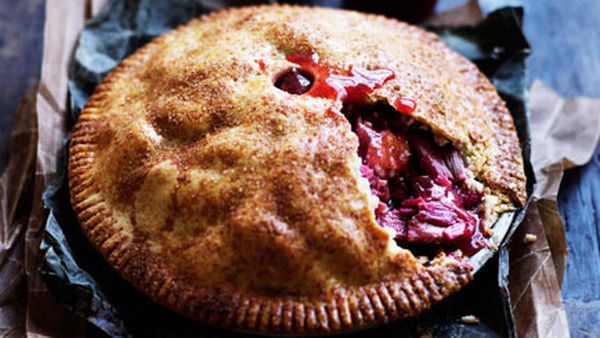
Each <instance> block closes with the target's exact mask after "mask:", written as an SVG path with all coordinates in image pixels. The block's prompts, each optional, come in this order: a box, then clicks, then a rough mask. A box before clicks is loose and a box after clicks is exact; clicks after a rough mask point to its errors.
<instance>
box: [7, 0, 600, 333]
mask: <svg viewBox="0 0 600 338" xmlns="http://www.w3.org/2000/svg"><path fill="white" fill-rule="evenodd" d="M522 2H523V5H524V7H525V13H526V16H525V33H526V35H527V36H528V38H529V40H530V42H531V45H532V49H533V54H532V55H531V57H530V58H529V60H528V67H529V76H530V81H533V79H535V78H540V79H542V80H543V81H544V82H545V83H547V84H549V85H550V86H551V87H552V88H554V89H555V90H557V91H558V92H559V93H561V94H562V95H565V96H575V95H585V96H592V97H600V1H598V0H577V1H562V0H556V1H550V0H548V1H539V0H523V1H522ZM455 3H460V0H442V1H441V2H440V5H441V6H443V7H448V6H449V5H452V4H455ZM43 23H44V0H27V1H14V0H0V170H1V169H2V168H4V165H5V163H6V159H7V147H8V145H7V144H6V143H7V139H8V133H9V132H10V126H11V123H12V113H13V112H14V111H15V109H16V107H17V103H18V98H19V97H21V96H23V95H25V94H26V93H27V91H28V90H29V89H31V88H32V86H33V85H34V84H35V82H36V80H37V78H38V77H39V73H40V60H41V57H42V39H43V28H44V25H43ZM599 110H600V107H599ZM598 113H600V111H599V112H598ZM598 191H600V147H598V148H597V149H596V153H595V155H594V158H593V160H592V161H591V162H590V163H589V164H588V165H586V166H585V167H582V168H578V169H573V170H571V171H569V172H568V173H567V174H566V177H565V180H564V183H563V185H562V187H561V193H560V197H559V204H560V209H561V215H562V216H563V219H564V220H565V225H566V229H567V237H568V242H569V243H568V246H569V261H568V265H567V272H566V276H565V281H564V285H563V297H564V299H565V306H566V309H567V313H568V316H569V321H570V325H571V333H572V335H573V337H584V336H589V332H596V333H597V332H598V328H597V326H598V325H599V324H598V323H600V268H596V269H594V268H592V267H590V260H589V258H588V257H589V256H592V257H594V258H595V259H594V260H593V262H594V264H592V265H595V266H599V265H600V247H599V245H598V243H600V213H599V212H598V211H597V210H600V197H597V196H598V195H596V192H598ZM585 241H589V242H592V243H595V244H594V245H592V248H593V250H592V251H586V252H582V250H579V245H580V243H583V242H585ZM594 330H595V331H594Z"/></svg>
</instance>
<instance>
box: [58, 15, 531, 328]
mask: <svg viewBox="0 0 600 338" xmlns="http://www.w3.org/2000/svg"><path fill="white" fill-rule="evenodd" d="M293 54H298V55H311V57H314V58H317V61H318V62H319V63H321V64H326V65H328V66H329V67H335V68H336V69H351V68H352V67H355V69H359V68H360V69H365V70H377V69H389V70H391V71H393V72H394V74H395V76H394V77H393V78H391V79H389V80H388V81H386V82H385V83H384V84H382V85H381V86H380V87H378V88H375V89H374V90H372V92H370V93H368V95H367V97H366V98H365V99H366V100H368V101H373V102H375V101H378V102H388V103H390V104H392V102H394V101H396V100H398V99H399V98H401V97H409V98H411V99H413V100H414V101H415V102H416V103H417V106H416V109H415V110H414V112H412V113H411V114H410V116H411V118H412V119H414V120H415V121H417V122H418V123H420V124H422V125H423V126H427V127H428V128H430V130H431V131H432V132H433V133H434V134H435V135H438V136H440V137H443V138H445V139H447V140H448V141H450V142H452V144H453V145H454V146H456V147H457V148H458V149H460V152H461V153H462V155H463V156H464V158H465V159H466V162H467V163H468V164H469V169H470V170H471V171H472V172H473V174H474V175H475V177H476V178H477V180H479V181H480V182H481V183H482V184H483V185H484V186H485V189H486V191H487V192H488V193H489V194H491V195H494V196H496V197H497V199H498V201H499V203H498V206H497V208H498V209H496V210H497V211H498V212H499V211H504V210H509V209H514V208H515V207H518V206H522V205H523V203H524V201H525V198H526V192H525V175H524V173H523V169H522V168H523V165H522V158H521V150H520V147H519V143H518V138H517V135H516V131H515V127H514V124H513V120H512V117H511V115H510V113H509V111H508V110H507V108H506V106H505V103H504V102H503V101H502V100H501V99H500V97H499V96H498V94H497V93H496V90H495V88H494V87H493V86H492V84H491V83H490V82H489V80H488V79H487V78H485V76H484V75H482V74H481V73H480V72H479V71H478V69H477V68H476V66H475V65H473V64H472V63H471V62H469V61H468V60H466V59H465V58H463V57H461V56H459V55H458V54H456V53H455V52H453V51H451V50H450V49H449V48H448V47H446V46H445V45H444V44H443V43H442V42H441V41H440V40H439V39H438V38H437V37H436V36H435V35H433V34H430V33H427V32H425V31H423V30H421V29H419V28H416V27H413V26H410V25H407V24H404V23H401V22H398V21H395V20H391V19H387V18H384V17H381V16H374V15H366V14H361V13H357V12H350V11H341V10H333V9H322V8H305V7H293V6H259V7H245V8H238V9H229V10H223V11H219V12H216V13H213V14H210V15H207V16H203V17H201V18H198V19H195V20H192V21H191V22H190V23H188V24H187V25H185V26H182V27H180V28H177V29H176V30H174V31H172V32H170V33H168V34H165V35H163V36H160V37H158V38H157V39H155V40H154V41H152V42H150V43H149V44H147V45H146V46H144V47H143V48H141V49H139V50H138V51H136V52H135V53H134V54H133V55H131V56H130V57H128V58H127V59H125V60H124V61H123V62H122V63H121V64H120V65H119V66H118V67H116V68H115V69H114V70H113V71H112V72H111V73H110V74H109V75H108V76H107V77H106V78H105V79H104V81H103V82H102V83H101V84H100V85H99V86H98V87H97V88H96V90H95V92H94V94H93V95H92V97H91V98H90V100H89V102H88V103H87V105H86V106H85V109H84V110H83V112H82V113H81V116H80V118H79V120H78V122H77V124H76V126H75V129H74V132H73V137H72V142H71V146H70V155H69V182H70V191H71V201H72V204H73V207H74V210H75V213H76V214H77V216H78V219H79V222H80V224H81V227H82V229H83V230H84V232H85V234H86V235H87V237H88V238H89V240H90V242H91V243H92V244H93V245H94V246H95V247H96V248H97V249H98V250H99V251H100V252H101V253H102V254H103V255H104V257H105V258H106V259H107V260H108V262H109V263H110V264H111V265H112V266H113V267H114V268H115V269H116V270H117V271H118V272H119V273H121V274H122V275H123V276H124V277H125V278H126V279H127V280H128V281H129V282H130V283H131V284H132V285H134V286H135V287H136V288H138V289H139V290H141V291H142V292H144V293H145V294H147V295H148V296H149V297H151V298H152V299H153V300H155V301H157V302H159V303H161V304H163V305H165V306H168V307H169V308H172V309H174V310H175V311H178V312H180V313H181V314H183V315H185V316H188V317H190V318H193V319H196V320H199V321H201V322H204V323H207V324H211V325H216V326H221V327H226V328H231V329H235V330H241V331H248V332H259V333H269V334H318V333H334V332H341V331H349V330H355V329H359V328H365V327H370V326H374V325H379V324H383V323H387V322H390V321H392V320H395V319H398V318H401V317H407V316H414V315H417V314H418V313H420V312H422V311H423V310H425V309H427V308H429V307H430V305H431V304H433V303H435V302H437V301H439V300H441V299H443V298H444V297H446V296H448V295H449V294H451V293H453V292H455V291H457V290H458V289H460V288H461V287H462V286H463V285H465V284H466V283H467V282H469V280H471V278H472V275H471V267H470V266H469V264H468V263H467V262H466V261H465V260H463V259H461V258H458V257H456V256H454V255H450V254H449V255H439V256H438V257H436V258H435V259H433V260H432V261H430V262H429V263H428V264H425V265H423V264H421V263H419V262H418V260H417V259H416V258H415V256H414V255H413V254H412V253H411V252H410V251H409V250H406V249H403V248H401V247H400V246H398V245H397V244H396V243H395V242H394V240H393V234H392V233H391V232H390V231H388V230H387V229H384V228H383V227H381V226H379V225H378V224H377V223H376V220H375V215H374V208H375V206H374V205H373V203H372V196H371V195H370V193H369V188H368V183H367V182H366V180H365V179H364V178H362V177H361V174H360V172H359V162H360V161H359V158H358V156H357V147H358V140H357V137H356V135H355V134H354V133H353V132H352V130H351V127H350V125H349V123H348V121H347V120H345V119H344V118H339V116H337V117H336V116H334V115H335V114H333V115H332V114H331V111H332V109H334V110H339V109H341V102H339V100H332V99H331V98H327V97H315V96H310V95H293V94H290V93H287V92H285V91H282V90H280V89H278V88H277V87H276V86H274V85H273V84H274V79H275V78H276V77H277V76H278V74H280V73H281V72H282V71H285V70H286V69H289V68H290V67H292V66H294V63H292V62H290V61H289V55H293ZM327 112H329V113H327Z"/></svg>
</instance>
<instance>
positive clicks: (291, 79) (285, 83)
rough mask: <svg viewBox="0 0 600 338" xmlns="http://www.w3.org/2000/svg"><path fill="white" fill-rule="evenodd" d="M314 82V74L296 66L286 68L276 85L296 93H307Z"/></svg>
mask: <svg viewBox="0 0 600 338" xmlns="http://www.w3.org/2000/svg"><path fill="white" fill-rule="evenodd" d="M312 84H313V77H312V75H311V74H310V73H309V72H307V71H305V70H302V69H298V68H296V67H294V68H291V69H288V70H286V71H285V72H283V73H282V74H280V75H279V77H278V78H277V80H275V87H277V88H279V89H281V90H283V91H286V92H288V93H290V94H295V95H301V94H304V93H306V92H307V91H309V90H310V87H311V86H312Z"/></svg>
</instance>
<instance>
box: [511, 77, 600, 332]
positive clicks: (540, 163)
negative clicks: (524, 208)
mask: <svg viewBox="0 0 600 338" xmlns="http://www.w3.org/2000/svg"><path fill="white" fill-rule="evenodd" d="M599 106H600V100H592V99H587V98H572V99H564V98H562V97H560V96H559V95H558V94H556V93H555V92H554V91H552V90H551V89H550V88H548V87H547V86H545V85H544V84H543V83H542V82H539V81H535V82H534V83H533V85H532V87H531V91H530V95H529V111H530V119H529V121H530V128H531V137H532V140H531V162H532V164H533V168H534V170H535V176H536V179H537V186H536V188H535V190H534V192H533V201H532V203H531V205H530V206H529V209H528V212H527V216H526V219H525V221H524V222H523V224H522V225H521V226H520V227H519V229H518V230H517V232H516V233H515V234H514V236H513V240H512V243H511V245H510V274H509V289H510V297H511V303H512V308H513V315H514V318H515V323H516V326H517V333H518V335H519V337H568V336H569V331H568V326H567V318H566V314H565V311H564V308H563V305H562V300H561V298H560V286H561V284H562V279H563V275H564V272H565V268H566V261H567V245H566V239H565V231H564V228H563V225H562V222H561V218H560V215H559V213H558V205H557V196H558V190H559V188H560V182H561V180H562V177H563V173H564V170H566V169H569V168H572V167H573V166H578V165H583V164H585V163H586V162H588V161H589V160H590V158H591V156H592V155H593V153H594V148H595V146H596V144H597V143H598V140H599V139H600V114H598V113H597V110H598V108H597V107H599ZM527 234H533V235H536V236H537V240H536V241H535V242H533V243H530V244H525V243H524V238H525V236H526V235H527Z"/></svg>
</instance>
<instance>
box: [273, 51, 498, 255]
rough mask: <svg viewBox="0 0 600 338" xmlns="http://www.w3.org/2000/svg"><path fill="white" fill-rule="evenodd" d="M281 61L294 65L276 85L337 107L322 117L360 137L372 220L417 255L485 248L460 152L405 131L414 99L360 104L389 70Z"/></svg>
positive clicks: (307, 59)
mask: <svg viewBox="0 0 600 338" xmlns="http://www.w3.org/2000/svg"><path fill="white" fill-rule="evenodd" d="M287 59H288V61H290V62H292V63H295V64H296V65H298V66H299V67H300V68H291V69H290V70H288V71H286V72H284V73H283V74H281V75H280V76H279V78H278V79H276V81H275V86H276V87H278V88H280V89H282V90H285V91H287V92H290V93H292V94H298V95H300V94H306V95H310V96H315V97H323V98H329V99H332V100H335V102H336V103H339V102H341V103H342V104H343V109H342V111H341V112H339V111H337V109H336V108H335V107H334V106H332V108H330V109H329V110H328V111H327V114H328V115H332V116H334V115H335V116H345V117H346V119H347V120H348V121H349V122H350V124H351V125H352V129H353V131H354V132H355V133H356V135H357V136H358V140H359V148H358V155H359V156H360V157H361V159H362V164H361V167H360V172H361V174H362V175H363V177H365V178H366V179H367V180H368V181H369V184H370V187H371V192H372V194H373V195H375V196H376V197H377V198H379V201H380V202H379V205H378V207H377V208H376V210H375V216H376V218H377V222H378V224H379V225H381V226H383V227H390V228H392V229H394V230H395V231H396V237H395V239H396V241H397V242H399V243H400V244H402V245H403V246H405V247H409V248H411V249H412V248H415V247H417V249H418V250H420V249H422V248H424V247H425V248H427V247H434V248H436V249H437V248H440V247H441V248H444V249H447V250H456V249H460V250H461V251H462V252H463V253H465V254H467V255H472V254H475V253H476V252H478V251H479V250H481V249H482V248H484V247H485V246H486V245H487V241H486V239H485V237H484V236H483V234H482V232H484V228H483V225H482V223H481V222H480V215H481V214H482V213H483V211H482V206H481V204H482V203H481V202H482V199H483V195H482V194H481V193H479V192H477V191H475V190H473V189H472V188H471V187H470V186H469V185H468V182H467V176H466V168H465V164H464V162H463V159H462V157H461V155H460V153H459V151H458V150H457V149H456V148H454V147H453V146H452V145H451V144H446V145H444V146H440V145H438V144H436V143H435V142H433V135H432V134H431V133H429V132H427V131H424V130H421V129H416V128H410V127H409V126H410V125H411V123H408V122H409V118H408V117H407V115H410V114H411V113H412V112H413V111H414V110H415V109H416V107H417V105H416V103H415V101H413V100H411V99H409V98H404V97H400V98H398V99H396V100H395V101H394V102H393V107H392V106H390V105H387V104H383V103H376V104H371V105H369V104H366V100H365V99H366V97H367V94H369V93H372V92H373V91H374V90H375V89H377V88H380V87H381V86H383V85H384V84H385V82H387V81H388V80H391V79H393V78H394V77H395V73H394V72H393V71H391V70H389V69H376V70H366V69H361V68H358V67H349V68H348V69H339V68H335V67H329V66H327V65H323V64H320V63H319V57H318V56H317V55H316V54H313V55H310V56H306V55H296V54H293V55H289V56H288V58H287ZM342 114H343V115H342ZM413 251H414V250H413ZM425 251H427V250H425Z"/></svg>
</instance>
